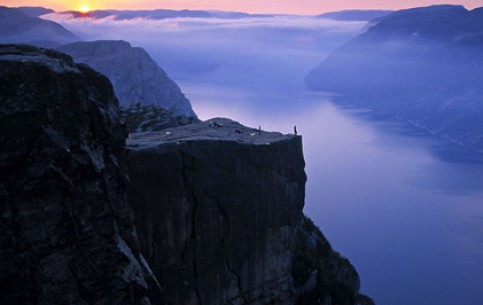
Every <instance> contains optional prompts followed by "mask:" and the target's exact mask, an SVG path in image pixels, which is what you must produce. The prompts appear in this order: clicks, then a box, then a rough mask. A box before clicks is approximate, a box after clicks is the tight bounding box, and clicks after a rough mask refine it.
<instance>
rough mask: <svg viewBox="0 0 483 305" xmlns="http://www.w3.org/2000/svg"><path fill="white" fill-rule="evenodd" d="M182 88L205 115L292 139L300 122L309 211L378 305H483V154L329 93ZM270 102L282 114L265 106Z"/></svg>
mask: <svg viewBox="0 0 483 305" xmlns="http://www.w3.org/2000/svg"><path fill="white" fill-rule="evenodd" d="M205 89H206V88H205ZM185 90H187V92H188V96H189V97H190V98H191V100H192V101H195V102H194V107H195V110H196V111H197V112H198V113H199V114H200V116H201V117H202V118H203V119H207V118H210V117H213V116H227V117H231V118H234V119H236V120H239V121H240V122H243V123H245V124H248V125H251V126H254V127H257V126H258V125H261V126H262V128H263V129H266V130H281V131H283V132H290V133H291V132H293V131H292V127H293V125H294V124H297V129H298V132H299V134H302V136H303V142H304V154H305V159H306V171H307V174H308V182H307V194H306V206H305V212H306V213H307V214H308V215H309V216H310V217H312V218H313V219H314V221H315V223H316V224H317V225H319V227H320V228H321V229H322V231H323V232H324V234H325V235H326V236H327V238H328V239H329V240H330V242H331V243H332V245H333V246H334V248H335V249H337V250H338V251H340V252H341V253H342V254H343V255H344V256H347V257H348V258H349V259H350V260H351V262H352V263H353V264H354V265H355V267H356V268H357V270H358V271H359V273H360V276H361V280H362V290H363V292H364V293H367V294H368V295H370V296H371V297H373V298H374V299H375V301H376V304H385V305H406V304H412V305H428V304H438V305H456V304H466V305H479V304H480V303H481V297H480V296H481V287H482V286H481V285H482V284H483V238H482V237H483V155H481V154H478V153H474V152H472V151H469V150H466V149H464V148H461V147H459V146H456V145H454V144H452V143H449V142H447V141H445V140H441V139H438V138H435V137H433V136H431V135H429V134H428V133H426V132H424V131H421V130H419V129H417V128H415V127H413V126H411V125H409V124H407V123H404V122H399V121H396V120H393V119H390V118H385V117H383V116H380V115H376V114H375V113H373V112H372V111H369V110H364V109H358V108H353V107H348V106H338V105H337V104H334V103H333V102H331V101H330V98H328V97H326V96H323V95H316V94H311V93H308V92H298V93H297V94H298V95H297V94H295V93H294V94H293V95H292V96H291V95H280V94H274V95H273V96H268V95H262V94H260V95H257V94H251V93H248V92H246V94H245V95H243V94H241V93H240V92H236V93H232V92H235V90H222V89H221V88H220V90H214V88H208V89H207V90H206V91H203V90H202V88H199V87H198V88H192V89H191V88H189V87H187V88H186V89H185ZM215 92H216V94H215ZM243 99H245V100H243ZM226 101H230V102H226ZM289 101H297V103H294V104H290V102H289ZM268 102H269V104H271V105H280V104H282V105H283V109H282V110H281V109H280V108H279V107H274V109H270V108H269V107H265V106H260V105H263V104H264V103H268Z"/></svg>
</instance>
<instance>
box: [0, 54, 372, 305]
mask: <svg viewBox="0 0 483 305" xmlns="http://www.w3.org/2000/svg"><path fill="white" fill-rule="evenodd" d="M0 117H1V118H2V119H1V120H0V129H1V130H2V132H1V133H0V215H2V221H0V230H1V232H2V234H1V235H0V284H1V287H2V289H0V304H25V305H34V304H52V305H57V304H58V305H60V304H84V305H96V304H129V305H149V304H151V305H167V304H178V305H184V304H186V305H187V304H213V305H229V304H244V305H269V304H280V305H311V304H324V305H332V304H333V305H335V304H338V305H373V304H374V303H373V302H372V301H371V300H370V299H369V298H367V297H365V296H363V295H360V294H359V288H360V281H359V276H358V274H357V272H356V270H355V269H354V267H353V266H352V265H351V264H350V262H349V261H348V260H347V259H345V258H343V257H342V256H341V255H340V254H338V253H337V252H335V251H334V250H333V249H332V247H331V246H330V244H329V242H328V241H327V240H326V239H325V237H324V236H323V235H322V233H321V232H320V230H319V229H318V228H317V227H315V226H314V224H313V223H312V222H311V221H310V220H309V219H308V218H306V217H305V216H304V215H303V213H302V209H303V206H304V197H305V181H306V174H305V171H304V167H305V161H304V158H303V151H302V138H301V137H300V136H296V135H284V134H280V133H277V132H265V131H261V130H258V129H253V128H248V127H245V126H242V125H241V124H239V123H237V122H234V121H232V120H229V119H223V118H215V119H212V120H210V121H207V122H200V123H197V124H191V125H186V126H181V127H175V128H171V129H165V130H163V131H162V132H148V133H134V134H132V135H131V136H130V137H129V138H128V139H127V143H126V137H127V132H126V130H125V129H124V128H123V125H122V124H121V121H120V120H119V109H118V107H117V99H116V96H115V95H114V91H113V89H112V86H111V84H110V83H109V81H108V79H107V78H106V77H104V76H103V75H102V74H100V73H98V72H96V71H94V70H92V69H91V68H89V67H87V66H86V65H83V64H75V63H74V62H73V60H72V58H71V57H69V56H68V55H65V54H62V53H59V52H56V51H53V50H47V49H40V48H35V47H32V46H26V45H21V46H15V45H4V46H0ZM125 144H127V145H125Z"/></svg>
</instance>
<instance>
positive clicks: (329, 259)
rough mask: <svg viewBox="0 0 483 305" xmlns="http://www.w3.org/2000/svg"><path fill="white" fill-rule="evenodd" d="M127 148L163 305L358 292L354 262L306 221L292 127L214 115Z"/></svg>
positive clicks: (134, 139) (329, 300)
mask: <svg viewBox="0 0 483 305" xmlns="http://www.w3.org/2000/svg"><path fill="white" fill-rule="evenodd" d="M127 147H128V164H129V165H128V167H129V175H130V177H131V184H130V187H129V195H128V197H129V201H130V203H131V206H132V207H133V209H134V211H135V214H136V226H137V228H138V230H139V236H141V239H140V243H141V249H142V252H143V253H144V255H145V257H146V259H147V261H148V262H149V264H150V265H151V266H152V267H153V271H154V274H155V275H156V277H157V278H158V279H159V280H160V282H161V283H162V285H163V284H164V285H165V286H163V288H164V290H165V292H166V296H167V299H168V300H169V301H170V302H172V303H173V304H180V305H183V304H212V305H215V304H220V305H221V304H257V305H261V304H287V305H288V304H299V305H302V304H329V305H330V304H347V305H349V304H351V305H353V304H356V303H357V302H359V301H360V300H361V298H360V297H359V294H358V290H359V277H358V275H357V272H356V271H355V269H354V268H353V267H352V266H351V265H350V263H349V262H348V261H347V260H345V259H343V258H341V257H340V256H339V255H338V254H336V253H335V252H334V251H333V250H332V248H331V247H330V245H329V243H328V242H327V241H326V240H325V238H324V237H323V236H322V234H321V233H320V231H317V230H315V229H314V228H311V230H310V231H308V230H307V229H306V228H308V226H307V225H306V222H308V221H309V220H307V219H305V218H304V217H303V213H302V209H303V206H304V197H305V181H306V175H305V171H304V167H305V162H304V158H303V152H302V138H301V137H300V136H295V135H284V134H281V133H277V132H265V131H261V130H258V129H253V128H248V127H245V126H242V125H241V124H239V123H237V122H234V121H232V120H229V119H223V118H214V119H211V120H208V121H205V122H202V123H198V124H192V125H187V126H182V127H176V128H171V129H166V130H164V131H163V132H148V133H138V134H131V135H130V138H129V139H128V140H127ZM310 223H311V222H310ZM317 232H318V233H317ZM321 243H323V247H321V246H320V244H321ZM307 274H309V276H307ZM294 279H295V280H294ZM314 291H317V292H314ZM365 304H370V303H365Z"/></svg>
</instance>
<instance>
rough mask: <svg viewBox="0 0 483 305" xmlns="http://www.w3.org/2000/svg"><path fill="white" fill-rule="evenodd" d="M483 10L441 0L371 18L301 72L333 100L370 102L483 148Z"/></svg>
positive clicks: (312, 84) (458, 139) (427, 127)
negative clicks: (357, 32)
mask: <svg viewBox="0 0 483 305" xmlns="http://www.w3.org/2000/svg"><path fill="white" fill-rule="evenodd" d="M481 37H483V9H474V10H471V11H468V10H466V9H465V8H464V7H462V6H452V5H441V6H432V7H425V8H414V9H408V10H401V11H397V12H394V13H391V14H389V15H388V16H386V17H382V18H379V19H378V20H377V21H374V24H373V25H372V27H370V28H369V29H368V30H367V31H366V32H365V33H363V34H361V35H360V36H358V37H356V38H354V39H353V40H351V41H349V42H347V43H346V44H345V45H343V46H341V47H340V48H339V49H338V50H336V51H335V52H334V53H333V54H331V55H330V56H329V57H328V58H327V59H326V60H325V61H324V62H322V63H321V64H320V65H319V66H317V67H316V68H314V69H313V70H312V71H311V72H310V73H309V74H308V75H307V77H306V80H305V81H306V83H307V85H308V86H309V87H310V88H312V89H316V90H323V91H329V92H333V93H336V94H337V96H336V97H334V100H335V101H344V102H350V103H353V104H357V105H362V106H366V107H370V108H374V109H377V110H379V111H382V112H383V113H386V114H389V115H391V116H394V117H398V118H401V119H404V120H406V121H409V122H411V123H413V124H415V125H417V126H420V127H422V128H425V129H427V130H428V131H430V132H431V133H433V134H436V135H438V136H440V137H443V138H447V139H449V140H451V141H453V142H456V143H459V144H461V145H464V146H466V147H469V148H472V149H474V150H478V151H482V152H483V137H482V136H481V130H482V128H483V121H482V120H481V116H482V115H483V102H482V100H483V91H482V89H481V81H480V80H481V79H482V78H483V68H482V66H481V64H480V63H481V60H483V55H482V54H483V53H482V52H481V50H482V49H483V40H482V39H481Z"/></svg>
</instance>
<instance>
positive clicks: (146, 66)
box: [57, 40, 196, 118]
mask: <svg viewBox="0 0 483 305" xmlns="http://www.w3.org/2000/svg"><path fill="white" fill-rule="evenodd" d="M57 49H58V50H59V51H61V52H64V53H67V54H69V55H70V56H72V57H73V58H74V60H75V61H76V62H80V63H85V64H88V65H89V66H91V67H92V68H94V69H96V70H97V71H99V72H101V73H102V74H104V75H106V76H107V78H109V80H110V81H111V82H112V85H113V87H114V91H115V92H116V96H117V98H118V99H119V102H120V105H121V106H123V107H128V106H129V105H130V104H131V103H133V102H140V103H141V104H143V105H146V106H157V107H159V108H163V109H165V110H167V111H168V112H170V113H172V114H173V115H174V116H185V117H188V118H191V117H194V118H196V115H195V113H194V112H193V109H192V108H191V104H190V102H189V101H188V99H187V98H186V97H185V96H184V94H183V93H182V92H181V90H180V88H179V87H178V85H177V84H176V83H175V82H173V81H172V80H171V79H170V78H169V77H168V76H167V75H166V73H165V72H164V71H163V69H161V68H160V67H159V66H158V64H157V63H156V62H155V61H154V60H153V59H152V58H151V57H150V56H149V54H148V53H147V52H146V51H145V50H144V49H143V48H133V47H132V46H131V45H130V44H129V43H128V42H126V41H110V40H102V41H89V42H75V43H72V44H68V45H64V46H61V47H58V48H57Z"/></svg>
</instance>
